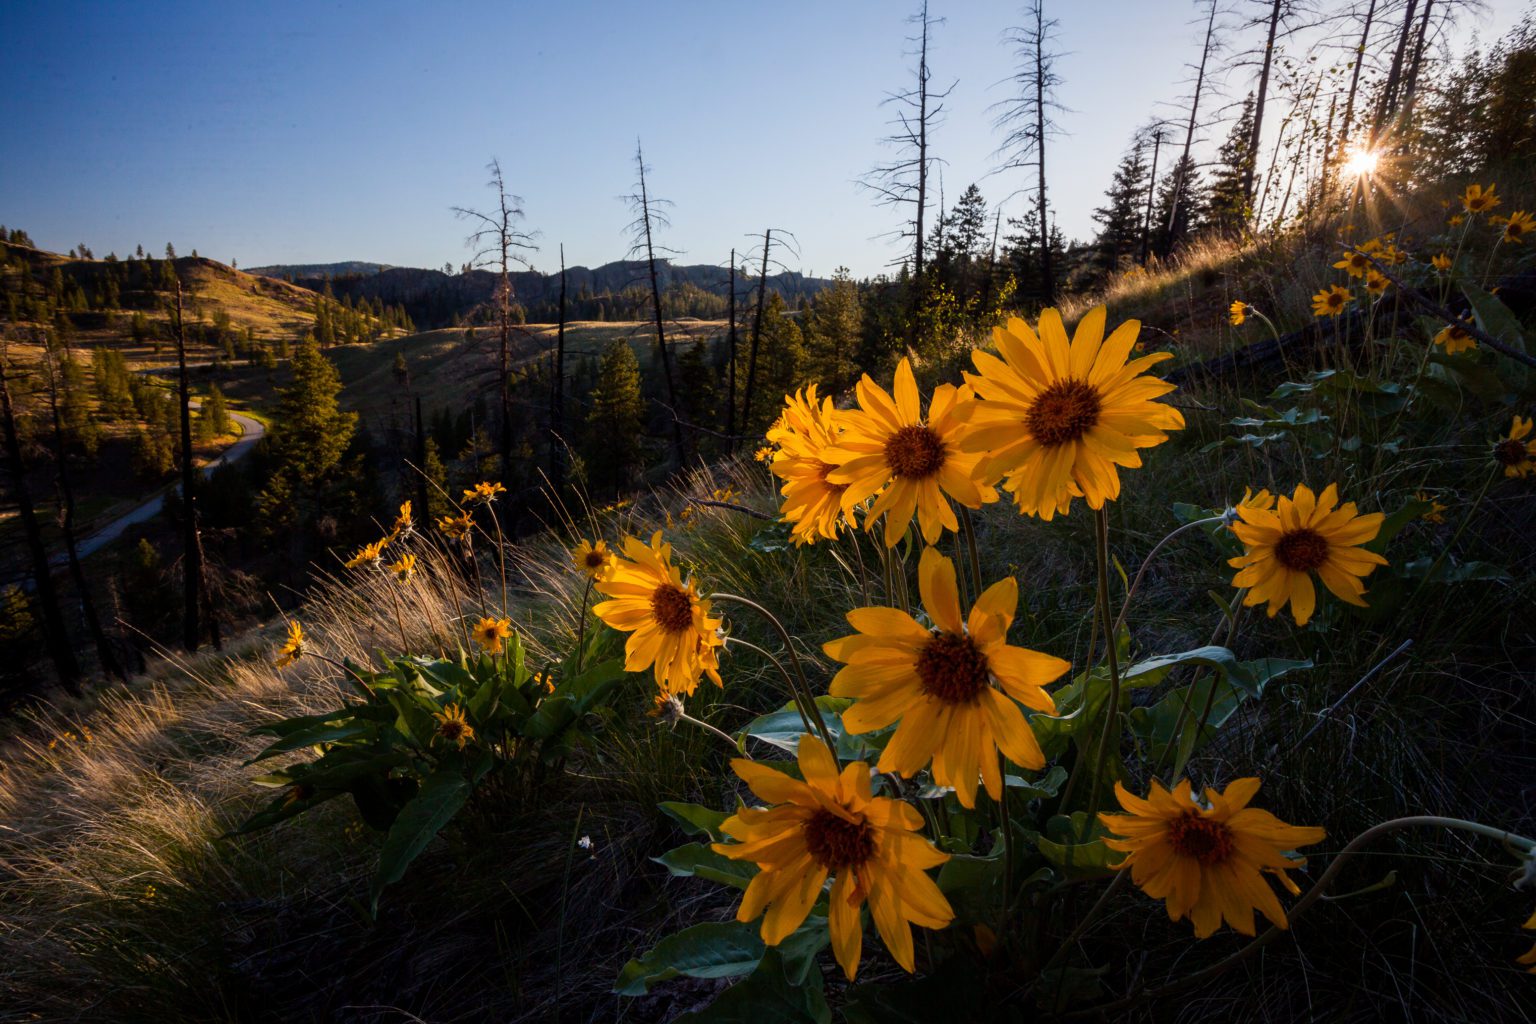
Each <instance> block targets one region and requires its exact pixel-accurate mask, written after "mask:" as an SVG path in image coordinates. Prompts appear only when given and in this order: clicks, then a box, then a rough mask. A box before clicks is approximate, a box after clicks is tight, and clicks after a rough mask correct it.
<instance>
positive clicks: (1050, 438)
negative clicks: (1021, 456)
mask: <svg viewBox="0 0 1536 1024" xmlns="http://www.w3.org/2000/svg"><path fill="white" fill-rule="evenodd" d="M1102 410H1103V403H1102V402H1101V401H1100V400H1099V393H1098V391H1097V390H1095V389H1094V388H1093V386H1092V385H1090V384H1087V383H1086V382H1084V381H1080V380H1062V381H1057V382H1056V383H1055V384H1052V385H1051V386H1050V387H1048V388H1046V389H1045V390H1044V391H1042V392H1041V393H1040V395H1039V397H1037V398H1036V399H1035V402H1034V404H1033V405H1031V406H1030V407H1029V414H1028V415H1027V416H1026V417H1025V419H1024V425H1025V426H1026V427H1028V428H1029V432H1030V434H1031V436H1033V437H1034V439H1035V440H1036V441H1037V442H1039V443H1040V444H1042V445H1044V446H1045V447H1047V448H1054V447H1056V446H1057V445H1062V444H1066V443H1067V442H1068V441H1076V440H1077V439H1078V438H1080V437H1082V436H1083V435H1084V434H1086V433H1088V431H1089V430H1091V429H1093V427H1094V425H1095V424H1097V423H1098V422H1099V413H1100V412H1101V411H1102Z"/></svg>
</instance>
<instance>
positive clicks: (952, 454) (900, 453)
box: [825, 358, 997, 547]
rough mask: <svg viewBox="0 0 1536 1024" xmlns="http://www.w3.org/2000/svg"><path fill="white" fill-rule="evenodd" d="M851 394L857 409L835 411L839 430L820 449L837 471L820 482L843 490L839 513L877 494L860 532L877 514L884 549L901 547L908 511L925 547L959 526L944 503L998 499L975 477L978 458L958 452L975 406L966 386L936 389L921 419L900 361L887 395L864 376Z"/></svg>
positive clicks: (908, 367) (906, 365) (913, 382)
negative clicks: (967, 417) (833, 440)
mask: <svg viewBox="0 0 1536 1024" xmlns="http://www.w3.org/2000/svg"><path fill="white" fill-rule="evenodd" d="M855 391H856V394H857V395H858V401H859V407H858V408H857V409H850V410H848V411H847V412H844V413H843V414H842V419H843V428H844V429H843V432H842V434H840V435H839V436H838V439H837V443H836V444H834V445H832V446H831V447H829V448H827V449H825V459H826V461H828V462H831V463H834V464H835V467H836V468H834V469H833V470H832V471H831V472H830V473H828V474H827V480H828V482H829V483H833V484H840V485H842V486H845V487H847V488H848V489H847V491H845V492H844V494H843V498H842V504H843V507H844V508H851V507H852V506H854V505H857V504H858V503H859V502H861V501H863V500H864V499H865V498H868V497H870V496H871V495H876V494H878V495H879V497H878V498H876V500H875V504H874V506H873V507H872V508H871V509H870V510H869V513H868V514H867V516H866V517H865V520H864V528H865V529H866V530H872V529H874V525H875V520H876V519H878V518H880V516H881V515H884V516H885V545H886V547H895V546H896V544H897V543H898V542H900V540H901V538H902V536H903V535H905V534H906V532H907V526H908V524H910V523H911V522H912V516H913V514H914V513H916V515H917V520H918V524H919V526H920V528H921V530H922V534H923V539H924V540H925V541H927V542H928V543H929V544H932V543H934V542H935V541H937V540H938V539H939V537H940V535H941V534H942V533H943V532H944V530H946V529H948V530H959V529H960V521H959V520H958V519H956V518H955V510H954V509H953V508H951V507H950V505H949V501H948V500H947V499H949V498H953V499H954V500H955V501H958V502H959V503H960V504H962V505H964V506H966V507H967V508H980V507H981V504H982V502H984V501H995V500H996V499H997V492H996V491H994V490H993V489H992V488H991V487H988V486H986V485H985V484H984V483H983V482H982V481H981V479H980V474H979V472H978V463H979V462H980V461H981V455H980V453H979V452H976V451H974V450H971V451H967V450H962V448H961V443H962V438H963V436H964V433H965V423H964V418H965V415H966V409H967V407H969V406H970V405H971V404H972V403H973V402H974V401H975V398H974V397H973V396H972V394H971V391H970V389H969V388H957V387H955V386H954V385H953V384H940V385H939V386H938V388H936V389H935V390H934V392H933V398H932V399H931V400H930V401H929V403H928V415H927V416H926V417H925V416H924V415H923V407H922V400H921V398H920V396H919V395H918V393H917V379H916V378H915V377H914V376H913V375H912V364H911V362H909V361H908V360H907V359H906V358H903V359H902V360H901V362H900V363H899V364H898V365H897V367H896V379H895V382H894V386H893V388H892V391H893V392H894V395H895V397H894V398H893V397H892V395H891V394H887V393H886V391H885V389H884V388H882V387H880V386H879V385H878V384H876V383H875V382H874V381H873V380H872V379H870V376H869V374H867V373H866V374H865V375H864V377H863V379H862V380H860V381H859V384H858V387H857V388H856V389H855Z"/></svg>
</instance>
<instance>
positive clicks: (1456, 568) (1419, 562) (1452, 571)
mask: <svg viewBox="0 0 1536 1024" xmlns="http://www.w3.org/2000/svg"><path fill="white" fill-rule="evenodd" d="M1434 562H1435V560H1434V559H1433V558H1430V557H1428V556H1426V557H1423V558H1415V559H1414V560H1413V561H1411V562H1405V563H1404V564H1403V565H1401V566H1399V567H1398V572H1399V573H1400V574H1401V575H1402V576H1403V577H1404V578H1405V579H1410V580H1417V579H1425V578H1426V577H1428V576H1429V570H1430V568H1431V567H1432V566H1433V565H1434ZM1507 579H1509V573H1508V572H1507V571H1506V570H1505V569H1504V568H1503V567H1502V566H1498V565H1494V564H1493V563H1491V562H1460V561H1457V560H1456V557H1455V556H1454V555H1446V556H1445V558H1444V559H1442V560H1441V562H1440V568H1438V569H1436V570H1435V575H1434V581H1435V582H1436V583H1469V582H1472V581H1485V582H1487V581H1501V580H1507Z"/></svg>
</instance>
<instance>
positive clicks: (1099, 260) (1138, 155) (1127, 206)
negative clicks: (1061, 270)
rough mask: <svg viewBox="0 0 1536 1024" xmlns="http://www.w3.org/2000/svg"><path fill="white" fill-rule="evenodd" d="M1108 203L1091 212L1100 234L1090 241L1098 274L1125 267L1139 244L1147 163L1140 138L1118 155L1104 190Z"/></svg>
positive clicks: (1133, 256)
mask: <svg viewBox="0 0 1536 1024" xmlns="http://www.w3.org/2000/svg"><path fill="white" fill-rule="evenodd" d="M1104 196H1105V198H1106V199H1107V200H1108V202H1107V203H1106V204H1105V205H1104V206H1101V207H1099V208H1098V209H1097V210H1094V211H1093V219H1094V220H1096V221H1098V223H1099V234H1098V236H1097V237H1096V238H1095V239H1094V240H1093V265H1094V268H1095V270H1097V271H1098V274H1099V275H1101V276H1108V275H1110V274H1114V273H1117V272H1119V271H1120V270H1123V269H1125V268H1126V267H1127V266H1129V265H1130V264H1131V263H1132V262H1134V261H1135V259H1136V252H1137V249H1138V248H1139V246H1140V244H1141V221H1142V208H1143V206H1144V204H1145V202H1146V196H1147V163H1146V161H1145V160H1144V159H1142V144H1141V142H1140V141H1138V142H1137V143H1136V145H1135V146H1134V147H1133V148H1132V149H1131V151H1130V152H1129V153H1127V154H1126V155H1125V156H1123V157H1121V158H1120V166H1119V167H1117V168H1115V177H1114V181H1113V182H1112V183H1111V184H1110V186H1109V191H1107V192H1106V193H1104Z"/></svg>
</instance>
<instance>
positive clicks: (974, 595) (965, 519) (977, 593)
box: [960, 506, 985, 601]
mask: <svg viewBox="0 0 1536 1024" xmlns="http://www.w3.org/2000/svg"><path fill="white" fill-rule="evenodd" d="M960 535H961V536H962V537H964V538H965V548H966V551H967V552H969V554H970V559H971V600H972V601H975V600H977V599H978V598H980V597H981V592H982V590H983V589H985V588H984V587H983V586H982V583H981V556H980V555H979V554H977V552H976V527H975V525H974V524H972V522H971V510H970V509H968V508H965V507H964V506H961V508H960Z"/></svg>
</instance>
